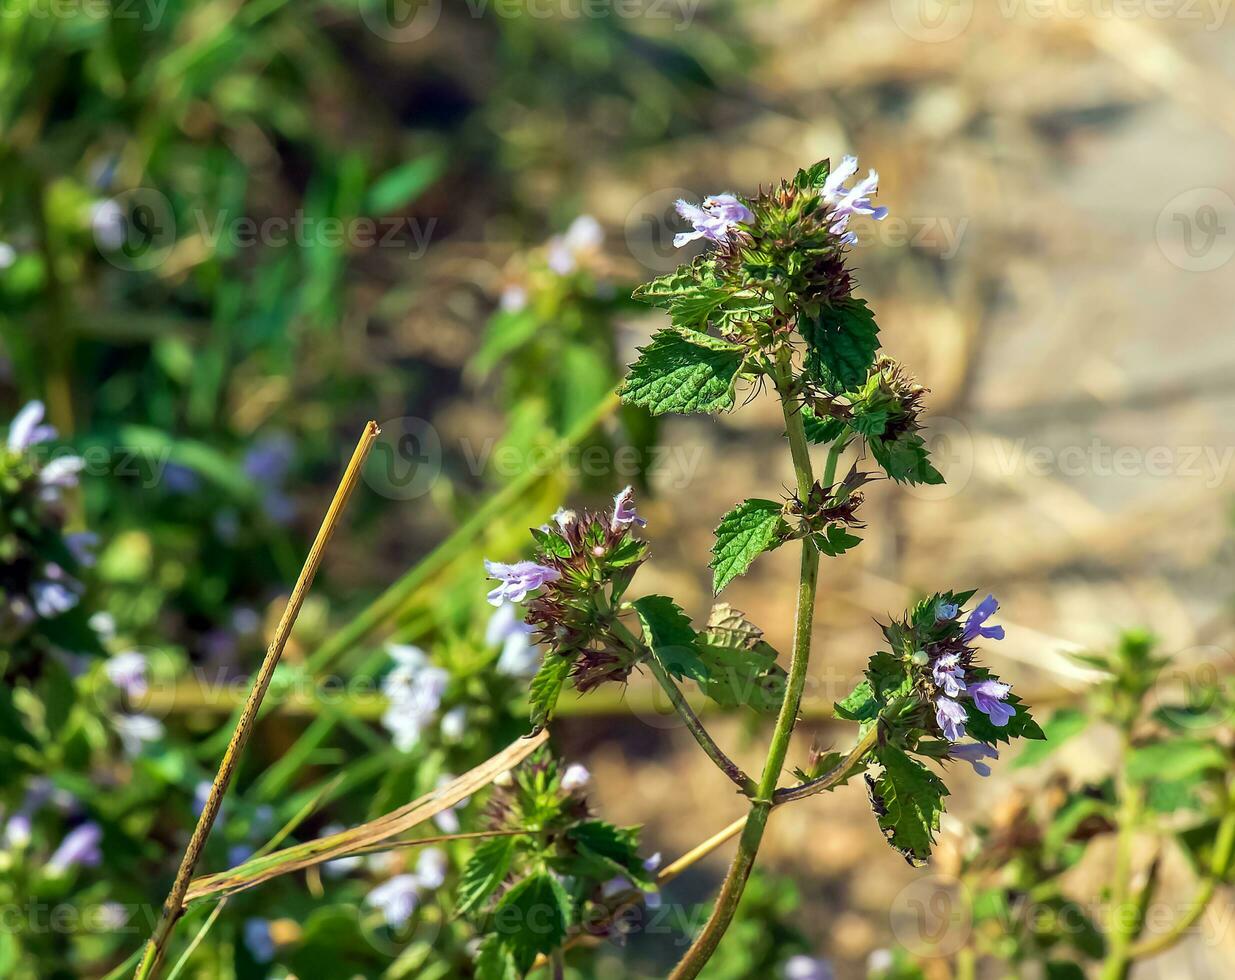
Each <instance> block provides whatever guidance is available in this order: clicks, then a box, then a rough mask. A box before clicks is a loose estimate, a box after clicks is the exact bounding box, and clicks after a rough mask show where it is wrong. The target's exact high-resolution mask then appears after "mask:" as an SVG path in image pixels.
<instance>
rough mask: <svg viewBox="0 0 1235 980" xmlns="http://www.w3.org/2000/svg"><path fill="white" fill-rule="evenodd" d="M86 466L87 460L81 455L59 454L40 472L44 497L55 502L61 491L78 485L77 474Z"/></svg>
mask: <svg viewBox="0 0 1235 980" xmlns="http://www.w3.org/2000/svg"><path fill="white" fill-rule="evenodd" d="M85 468H86V461H85V460H84V459H82V458H81V457H80V456H57V457H56V458H55V459H53V460H51V461H50V462H49V463H48V464H47V465H46V466H44V467H43V470H42V472H40V473H39V483H41V484H42V485H43V493H42V496H43V499H44V500H48V501H53V502H54V501H55V500H57V499H58V498H59V496H60V494H59V491H61V490H67V489H69V488H71V487H75V486H77V474H78V473H80V472H81V471H82V470H83V469H85Z"/></svg>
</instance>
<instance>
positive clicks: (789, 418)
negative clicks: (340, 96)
mask: <svg viewBox="0 0 1235 980" xmlns="http://www.w3.org/2000/svg"><path fill="white" fill-rule="evenodd" d="M774 380H775V382H776V392H777V395H778V396H779V397H780V403H781V413H782V414H783V415H784V418H785V433H786V436H787V437H788V440H789V453H790V455H791V456H792V458H793V472H794V476H795V478H796V480H797V485H798V496H799V498H800V499H802V500H806V499H807V498H808V497H809V496H810V491H811V487H812V486H814V482H815V478H814V474H813V471H812V469H811V461H810V446H809V444H808V443H807V441H806V430H805V429H804V428H803V425H802V415H801V413H800V412H799V411H798V406H797V404H796V402H795V401H794V390H793V374H792V365H791V363H790V357H789V352H788V350H785V349H782V350H781V351H780V352H779V353H778V354H777V358H776V364H775V374H774ZM833 455H834V456H835V457H836V458H839V455H840V454H839V452H836V449H835V447H833ZM833 470H835V464H833ZM818 582H819V551H818V549H817V548H816V547H815V545H814V543H813V542H812V541H811V540H810V539H809V538H804V539H803V540H802V565H801V571H800V573H799V581H798V602H797V612H796V614H795V617H794V627H793V657H792V660H791V662H790V665H789V679H788V681H787V683H786V685H785V698H784V700H783V701H782V702H781V706H780V714H779V715H778V716H777V718H776V728H775V729H774V730H773V732H772V741H771V744H770V745H769V746H768V757H767V761H766V762H765V763H764V766H763V776H762V777H761V778H760V780H759V785H758V787H757V792H756V794H755V800H754V803H753V804H752V806H751V810H750V815H749V816H748V817H747V819H746V826H745V828H743V830H742V837H741V839H740V840H739V841H738V850H737V854H735V855H734V858H733V863H732V864H731V865H730V867H729V873H728V874H727V875H726V876H725V881H724V884H722V885H721V890H720V894H719V895H718V896H717V899H716V906H715V908H714V909H713V910H712V915H711V916H710V917H709V918H708V921H707V924H706V925H705V926H704V927H703V931H702V932H700V933H699V936H698V937H697V938H696V939H695V941H694V943H693V944H692V945H691V947H690V949H689V950H687V951H686V955H685V956H684V957H682V960H681V962H680V963H678V965H677V967H676V968H675V969H674V971H673V973H672V974H671V975H670V977H671V980H690V978H692V977H696V976H698V975H699V971H700V970H702V969H703V967H704V965H705V964H706V963H707V962H708V960H709V959H711V958H712V954H713V953H714V952H715V951H716V947H717V946H718V945H720V940H721V938H722V937H723V936H724V934H725V931H726V930H727V929H728V928H729V923H730V922H732V921H733V915H734V912H735V911H736V910H737V906H738V902H739V900H740V899H741V897H742V892H743V891H744V890H745V888H746V881H747V879H748V878H749V877H750V872H751V869H752V868H753V867H754V865H755V857H756V855H757V854H758V852H759V844H760V842H761V841H762V840H763V832H764V829H765V828H766V827H767V823H768V815H769V814H770V813H771V811H772V805H773V798H774V795H775V793H776V784H777V782H778V781H779V780H780V774H781V770H782V769H783V768H784V765H785V757H786V755H788V753H789V741H790V738H791V737H792V735H793V729H794V726H795V725H796V724H797V720H798V709H799V707H800V706H801V703H802V692H803V691H804V690H805V687H806V671H807V667H808V666H809V664H810V641H811V629H812V626H813V624H814V618H815V592H816V589H817V586H818Z"/></svg>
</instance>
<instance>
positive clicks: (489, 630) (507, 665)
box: [485, 602, 540, 677]
mask: <svg viewBox="0 0 1235 980" xmlns="http://www.w3.org/2000/svg"><path fill="white" fill-rule="evenodd" d="M533 632H534V630H533V629H532V627H530V626H528V624H527V623H525V622H523V620H522V619H520V618H519V609H518V607H517V606H515V605H514V604H513V603H510V602H503V603H502V604H501V605H500V606H498V607H497V610H496V611H495V612H494V613H493V615H492V616H491V617H489V625H488V626H486V627H485V644H486V645H488V646H491V647H496V646H501V648H502V653H501V655H500V656H499V657H498V658H497V667H496V670H497V672H498V673H499V674H501V675H502V676H503V677H531V676H532V675H533V674H535V673H536V669H537V667H539V665H540V654H539V652H538V651H537V649H536V647H535V645H534V644H533V643H532V640H531V636H532V633H533Z"/></svg>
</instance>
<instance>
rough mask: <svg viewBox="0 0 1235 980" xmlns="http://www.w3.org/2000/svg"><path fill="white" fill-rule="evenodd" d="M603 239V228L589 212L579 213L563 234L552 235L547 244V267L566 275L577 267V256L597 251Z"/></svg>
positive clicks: (560, 274)
mask: <svg viewBox="0 0 1235 980" xmlns="http://www.w3.org/2000/svg"><path fill="white" fill-rule="evenodd" d="M604 240H605V230H604V229H603V228H602V227H601V226H600V222H599V221H597V220H596V219H595V218H593V217H592V216H591V215H590V214H581V215H579V217H577V218H575V220H574V221H572V222H571V224H570V227H569V228H567V229H566V234H564V235H554V236H553V237H552V238H550V239H549V244H548V246H547V251H548V262H549V268H550V269H552V270H553V271H554V272H556V273H557V274H558V275H559V276H568V275H570V274H571V273H572V272H574V271H575V269H576V268H578V265H579V256H580V255H582V254H585V253H587V252H595V251H597V250H598V249H599V248H600V246H601V245H602V244H604Z"/></svg>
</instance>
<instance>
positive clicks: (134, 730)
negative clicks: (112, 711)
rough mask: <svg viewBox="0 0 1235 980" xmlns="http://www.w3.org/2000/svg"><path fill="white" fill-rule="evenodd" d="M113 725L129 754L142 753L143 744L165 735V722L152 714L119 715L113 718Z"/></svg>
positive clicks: (121, 743)
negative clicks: (151, 715)
mask: <svg viewBox="0 0 1235 980" xmlns="http://www.w3.org/2000/svg"><path fill="white" fill-rule="evenodd" d="M112 726H113V727H114V728H115V729H116V734H117V735H119V736H120V745H121V746H122V747H123V748H124V751H125V753H126V754H127V755H129V756H136V755H140V754H141V751H142V746H143V745H145V744H146V743H147V742H156V741H158V740H159V739H161V738H162V737H163V723H162V722H161V721H159V720H158V719H157V718H152V717H150V715H117V716H116V717H115V718H113V719H112Z"/></svg>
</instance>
